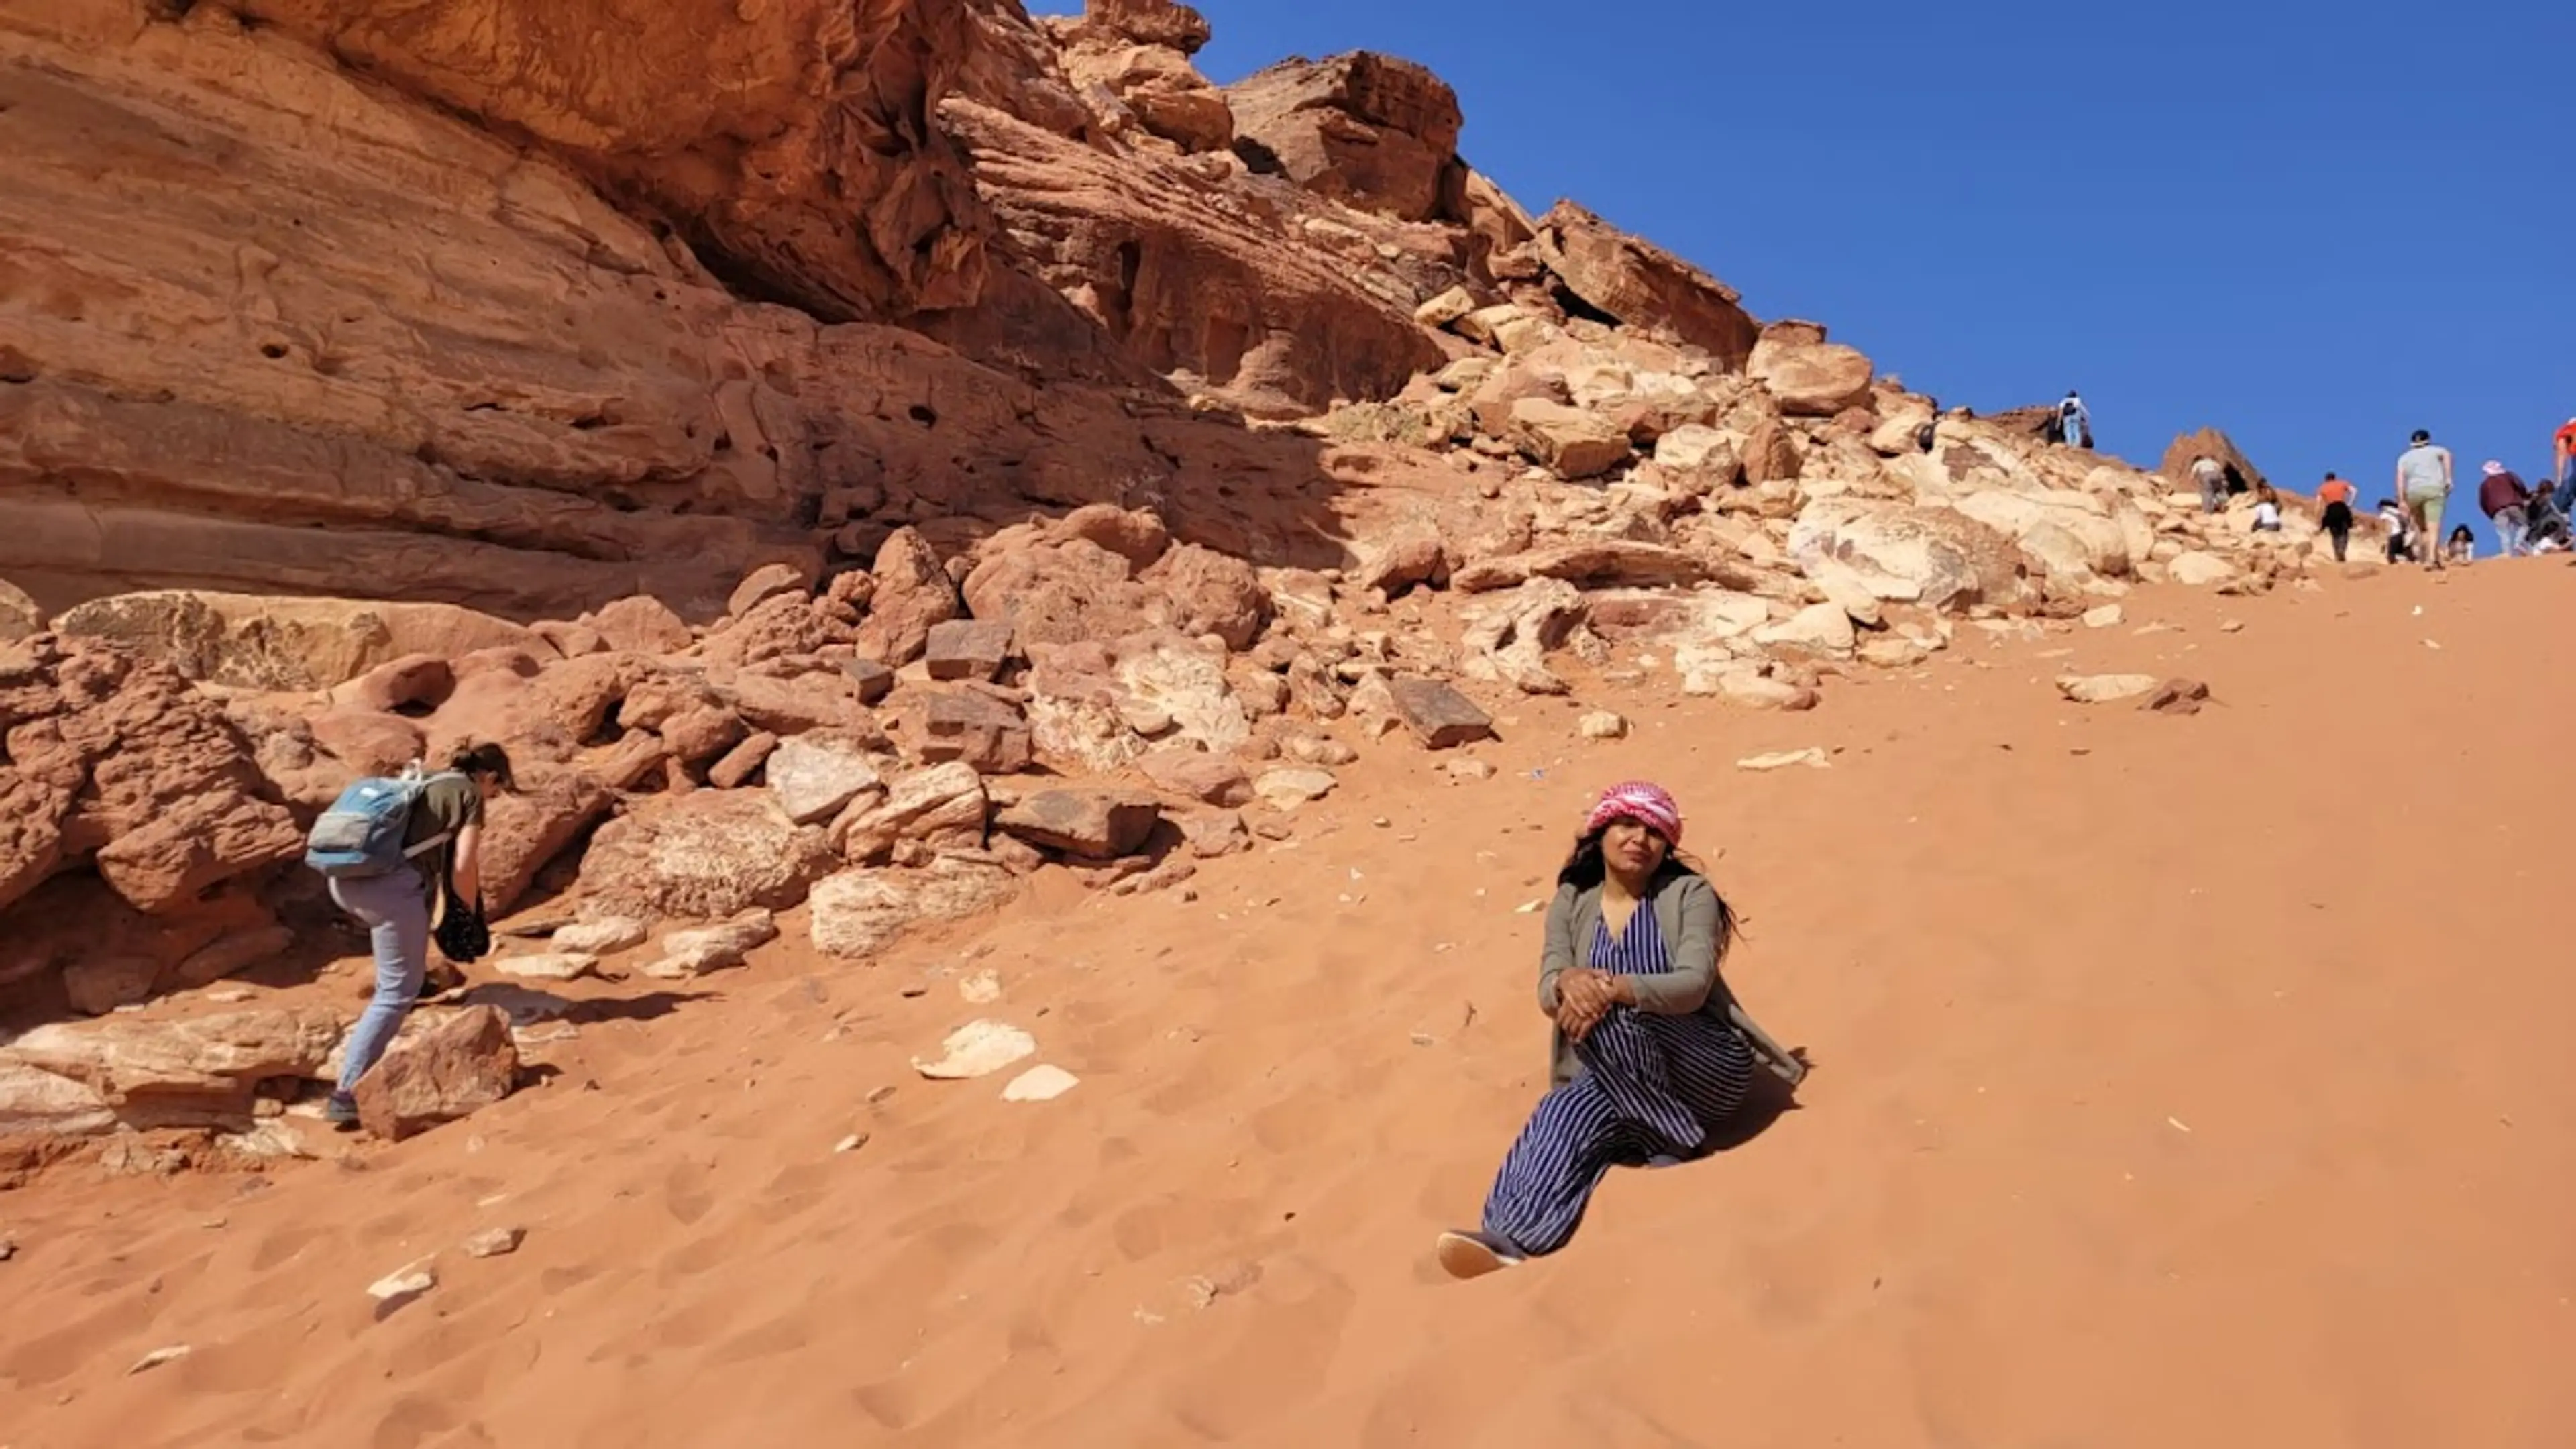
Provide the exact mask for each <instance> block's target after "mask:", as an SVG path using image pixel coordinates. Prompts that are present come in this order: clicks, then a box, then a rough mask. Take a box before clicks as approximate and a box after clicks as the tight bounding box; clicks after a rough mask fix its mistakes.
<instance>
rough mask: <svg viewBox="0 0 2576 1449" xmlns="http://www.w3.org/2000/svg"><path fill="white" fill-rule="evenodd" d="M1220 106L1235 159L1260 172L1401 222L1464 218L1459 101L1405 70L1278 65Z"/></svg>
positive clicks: (1242, 84)
mask: <svg viewBox="0 0 2576 1449" xmlns="http://www.w3.org/2000/svg"><path fill="white" fill-rule="evenodd" d="M1225 100H1226V104H1227V106H1228V107H1230V108H1231V109H1232V110H1233V112H1234V124H1235V134H1236V135H1237V136H1238V137H1239V138H1240V140H1239V141H1238V142H1237V145H1236V150H1237V152H1238V153H1239V154H1243V155H1245V156H1246V157H1247V158H1250V159H1251V160H1252V162H1253V164H1254V166H1255V167H1256V168H1257V169H1261V170H1268V171H1275V172H1277V173H1278V174H1280V175H1283V176H1286V177H1287V178H1288V179H1289V180H1291V181H1294V182H1296V183H1297V184H1298V185H1300V186H1303V187H1305V188H1306V189H1308V190H1310V191H1314V192H1317V193H1319V194H1321V195H1324V196H1329V197H1331V198H1333V199H1334V200H1336V201H1341V202H1345V203H1348V204H1349V205H1351V206H1355V207H1359V208H1361V209H1363V210H1369V211H1379V212H1384V213H1385V214H1387V215H1389V216H1394V217H1400V218H1402V219H1404V220H1406V221H1438V220H1449V221H1463V220H1465V219H1466V218H1465V210H1466V200H1465V188H1466V181H1467V168H1466V164H1465V163H1464V162H1462V161H1460V160H1459V159H1458V132H1459V129H1460V128H1461V127H1462V126H1463V125H1464V124H1465V117H1464V115H1463V114H1462V113H1461V112H1460V111H1459V109H1458V96H1457V93H1456V92H1454V91H1452V90H1451V89H1449V87H1448V85H1447V84H1445V83H1444V82H1442V81H1441V79H1440V78H1439V77H1438V76H1435V75H1433V74H1432V73H1431V72H1430V71H1428V70H1426V69H1424V68H1423V67H1421V66H1419V65H1416V64H1414V63H1413V62H1411V61H1408V60H1398V59H1396V58H1395V57H1393V56H1387V55H1377V54H1372V53H1370V52H1367V51H1357V52H1353V53H1351V54H1348V55H1339V56H1335V57H1333V58H1332V59H1330V60H1325V61H1310V60H1304V59H1296V60H1287V61H1282V62H1281V63H1279V64H1277V65H1274V66H1272V67H1270V68H1269V69H1268V70H1264V71H1261V72H1258V73H1257V74H1254V75H1252V76H1249V77H1246V78H1245V79H1243V80H1241V81H1238V82H1236V83H1235V84H1233V85H1230V86H1228V87H1226V88H1225Z"/></svg>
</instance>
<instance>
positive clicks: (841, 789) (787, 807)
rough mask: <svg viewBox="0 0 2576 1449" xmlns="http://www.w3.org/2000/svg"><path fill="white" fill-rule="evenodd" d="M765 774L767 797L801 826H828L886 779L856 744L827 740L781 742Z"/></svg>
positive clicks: (806, 737) (808, 737) (802, 738)
mask: <svg viewBox="0 0 2576 1449" xmlns="http://www.w3.org/2000/svg"><path fill="white" fill-rule="evenodd" d="M766 768H767V770H768V772H769V793H770V794H772V795H773V796H775V797H777V800H778V808H779V809H781V810H783V811H785V812H786V813H787V818H788V819H790V820H793V821H795V822H796V823H797V824H799V825H812V824H815V823H817V822H820V821H825V820H829V819H831V818H832V817H833V816H835V815H838V814H840V813H841V811H842V809H843V808H845V807H846V806H848V805H849V803H850V802H851V801H853V800H856V799H858V798H859V797H860V796H861V795H865V794H868V793H870V792H872V791H882V790H883V789H884V788H885V780H884V777H882V776H880V775H879V774H878V773H877V768H876V766H875V765H874V764H872V763H870V762H869V760H868V757H867V755H866V754H865V753H864V752H863V751H861V750H860V749H859V747H858V746H857V745H856V744H854V743H851V742H849V741H846V740H839V739H833V738H830V737H828V736H822V735H795V736H791V737H789V738H787V739H784V740H781V741H779V744H778V748H777V749H776V750H774V751H772V752H771V754H770V756H769V761H768V764H767V766H766Z"/></svg>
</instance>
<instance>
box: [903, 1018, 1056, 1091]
mask: <svg viewBox="0 0 2576 1449" xmlns="http://www.w3.org/2000/svg"><path fill="white" fill-rule="evenodd" d="M939 1051H940V1055H939V1057H938V1058H937V1059H936V1060H933V1061H924V1060H922V1059H921V1058H919V1057H914V1058H913V1059H912V1069H913V1070H914V1071H916V1072H919V1073H921V1074H922V1075H923V1076H925V1077H928V1078H930V1079H931V1080H933V1081H943V1082H947V1081H962V1080H965V1079H967V1078H971V1077H989V1076H991V1075H992V1074H994V1073H995V1072H998V1071H1000V1070H1001V1069H1002V1068H1004V1067H1007V1066H1009V1065H1011V1064H1012V1063H1013V1062H1017V1061H1021V1060H1024V1059H1026V1058H1029V1057H1033V1056H1036V1055H1037V1051H1038V1043H1037V1038H1035V1037H1033V1036H1030V1035H1029V1034H1028V1033H1027V1032H1025V1031H1022V1030H1020V1029H1019V1028H1018V1027H1016V1026H1012V1025H1011V1024H1010V1023H1008V1022H1001V1021H970V1022H968V1023H967V1024H965V1025H964V1026H961V1027H959V1028H957V1029H956V1030H955V1031H952V1032H950V1033H949V1034H948V1037H947V1039H946V1040H945V1041H942V1042H941V1043H940V1044H939Z"/></svg>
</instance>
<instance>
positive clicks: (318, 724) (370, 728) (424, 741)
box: [310, 709, 429, 775]
mask: <svg viewBox="0 0 2576 1449" xmlns="http://www.w3.org/2000/svg"><path fill="white" fill-rule="evenodd" d="M310 723H311V728H312V731H313V743H315V744H317V745H320V746H321V747H322V748H323V749H325V750H328V751H330V752H331V757H332V758H333V759H335V760H338V761H339V762H340V763H342V764H344V765H346V766H348V767H349V769H350V771H351V772H352V773H354V774H358V775H391V774H394V773H395V772H397V771H399V770H401V769H402V767H403V766H405V765H407V764H409V763H411V762H412V761H414V760H417V759H421V758H423V756H424V753H425V752H426V751H427V750H428V748H429V740H428V737H427V736H426V735H424V734H422V733H421V728H420V726H418V725H416V724H413V723H412V722H411V721H410V720H407V719H404V718H403V717H402V716H400V715H396V714H378V713H376V712H375V711H373V710H365V709H332V710H325V711H323V712H322V713H320V714H318V715H315V716H314V717H313V719H312V720H311V722H310Z"/></svg>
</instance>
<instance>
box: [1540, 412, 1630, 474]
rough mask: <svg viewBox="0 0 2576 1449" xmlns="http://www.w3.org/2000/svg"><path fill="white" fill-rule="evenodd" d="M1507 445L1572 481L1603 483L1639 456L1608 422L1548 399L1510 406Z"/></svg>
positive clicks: (1595, 415) (1624, 434)
mask: <svg viewBox="0 0 2576 1449" xmlns="http://www.w3.org/2000/svg"><path fill="white" fill-rule="evenodd" d="M1509 441H1511V442H1512V443H1513V444H1515V445H1517V446H1518V447H1519V448H1520V450H1521V451H1522V452H1523V453H1526V454H1528V455H1529V457H1530V459H1531V460H1532V461H1534V462H1537V463H1539V464H1541V465H1542V466H1544V467H1546V468H1548V469H1550V470H1551V471H1553V472H1555V473H1556V475H1557V476H1559V477H1561V478H1565V479H1567V480H1569V481H1571V480H1574V479H1581V478H1595V477H1599V476H1600V475H1601V474H1604V473H1607V472H1609V471H1610V470H1612V469H1614V468H1618V467H1621V466H1623V465H1624V464H1626V463H1628V462H1629V461H1630V460H1631V459H1633V458H1634V457H1635V456H1636V449H1635V447H1634V445H1633V444H1631V443H1630V442H1629V440H1628V434H1627V432H1626V431H1625V430H1623V429H1621V428H1618V427H1616V426H1613V425H1612V424H1611V422H1610V420H1609V419H1607V418H1604V417H1602V416H1600V415H1599V414H1597V413H1589V412H1585V411H1584V410H1583V409H1581V408H1577V407H1572V406H1569V405H1568V404H1565V403H1560V402H1553V401H1550V400H1549V399H1546V398H1535V397H1525V398H1522V399H1520V400H1519V401H1517V402H1515V403H1513V404H1512V407H1511V433H1510V438H1509Z"/></svg>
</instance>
